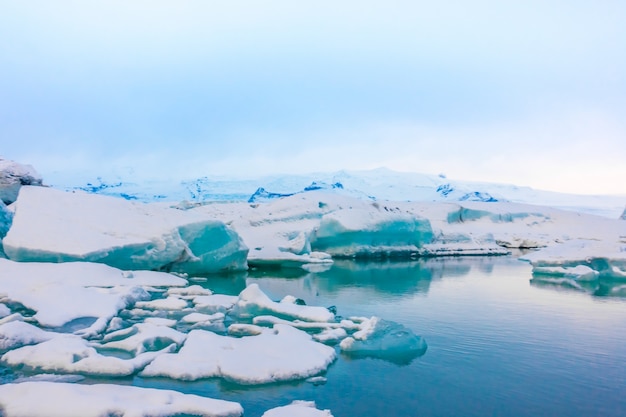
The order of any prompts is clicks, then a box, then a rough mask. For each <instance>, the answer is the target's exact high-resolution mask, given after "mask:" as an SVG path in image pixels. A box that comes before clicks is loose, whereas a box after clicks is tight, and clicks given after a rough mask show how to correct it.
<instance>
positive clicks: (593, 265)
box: [522, 221, 626, 280]
mask: <svg viewBox="0 0 626 417" xmlns="http://www.w3.org/2000/svg"><path fill="white" fill-rule="evenodd" d="M619 223H622V222H620V221H616V225H617V224H619ZM617 229H618V230H619V228H617ZM625 230H626V229H625ZM625 236H626V235H625ZM613 239H615V238H613ZM613 239H611V238H610V237H607V238H606V239H602V240H587V239H572V240H570V241H567V242H563V243H559V244H556V245H553V246H550V247H548V248H546V249H542V250H540V251H538V252H534V253H530V254H526V255H524V256H523V257H522V259H524V260H527V261H530V263H531V264H532V266H533V274H536V275H546V274H548V275H559V276H564V277H565V276H566V277H571V278H576V279H578V280H580V279H587V280H589V279H594V278H598V279H608V280H612V279H617V280H622V279H624V278H626V245H625V244H624V243H625V242H624V241H621V238H620V240H617V239H615V240H613Z"/></svg>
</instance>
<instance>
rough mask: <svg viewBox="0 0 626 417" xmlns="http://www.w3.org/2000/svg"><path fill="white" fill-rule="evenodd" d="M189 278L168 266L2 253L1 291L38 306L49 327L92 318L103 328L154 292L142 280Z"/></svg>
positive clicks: (162, 282)
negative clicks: (29, 258) (134, 267)
mask: <svg viewBox="0 0 626 417" xmlns="http://www.w3.org/2000/svg"><path fill="white" fill-rule="evenodd" d="M186 283H187V281H186V280H184V279H182V278H179V277H176V276H174V275H171V274H167V273H163V272H153V271H134V272H132V273H131V274H130V275H129V274H128V273H124V272H123V271H120V270H119V269H116V268H113V267H110V266H107V265H102V264H95V263H86V262H68V263H60V264H54V263H39V262H27V263H25V262H13V261H10V260H7V259H0V288H1V291H2V293H4V294H5V295H6V297H7V298H8V299H9V300H12V301H15V302H18V303H21V304H22V305H24V306H25V307H27V308H30V309H32V310H34V311H35V314H34V316H33V319H34V320H36V321H37V322H38V323H39V324H40V325H42V326H47V327H60V326H63V325H65V324H67V323H69V322H72V321H74V320H77V319H85V318H88V319H93V320H95V321H96V323H97V326H96V327H98V326H100V327H101V328H100V330H102V329H104V327H105V326H106V324H107V323H108V320H110V319H111V318H112V317H114V316H116V315H117V313H118V312H119V311H120V310H122V309H123V308H126V307H127V306H129V305H131V304H133V303H134V302H136V301H138V300H142V299H146V298H149V295H148V293H147V292H146V291H145V290H144V289H143V288H142V287H141V286H143V285H147V286H184V285H185V284H186ZM68 300H71V301H72V302H68ZM96 323H92V324H96ZM90 325H91V324H90ZM94 330H96V331H99V329H97V328H94Z"/></svg>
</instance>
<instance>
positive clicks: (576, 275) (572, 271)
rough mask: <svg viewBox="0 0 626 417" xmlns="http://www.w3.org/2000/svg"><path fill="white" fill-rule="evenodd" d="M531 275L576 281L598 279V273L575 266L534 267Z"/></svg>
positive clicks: (582, 266)
mask: <svg viewBox="0 0 626 417" xmlns="http://www.w3.org/2000/svg"><path fill="white" fill-rule="evenodd" d="M533 275H549V276H556V277H565V278H573V279H575V280H576V281H593V280H595V279H598V276H599V275H600V273H599V272H598V271H594V270H593V269H591V268H590V267H588V266H585V265H577V266H575V267H562V266H553V267H548V266H546V267H536V268H534V269H533Z"/></svg>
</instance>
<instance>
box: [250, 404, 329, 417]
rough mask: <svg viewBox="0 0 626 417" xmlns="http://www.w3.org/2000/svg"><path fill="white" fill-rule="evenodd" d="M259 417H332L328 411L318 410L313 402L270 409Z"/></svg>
mask: <svg viewBox="0 0 626 417" xmlns="http://www.w3.org/2000/svg"><path fill="white" fill-rule="evenodd" d="M261 417H333V415H332V414H331V413H330V410H318V409H317V408H316V405H315V402H313V401H294V402H292V403H291V404H289V405H285V406H283V407H277V408H272V409H271V410H268V411H266V412H265V413H263V415H262V416H261Z"/></svg>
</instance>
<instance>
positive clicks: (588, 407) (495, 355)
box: [116, 257, 626, 417]
mask: <svg viewBox="0 0 626 417" xmlns="http://www.w3.org/2000/svg"><path fill="white" fill-rule="evenodd" d="M252 282H256V283H258V284H259V286H260V287H261V288H262V289H263V290H264V291H266V292H267V293H268V294H269V295H270V296H271V297H272V298H274V299H280V298H282V297H283V296H284V295H287V294H291V295H294V296H296V297H299V298H302V299H303V300H305V301H306V302H307V304H310V305H324V306H331V305H334V306H336V308H337V313H338V314H339V315H342V316H345V317H348V316H352V315H357V316H372V315H377V316H380V317H382V318H385V319H388V320H394V321H397V322H399V323H401V324H403V325H405V326H407V327H409V328H410V329H412V330H413V331H414V332H415V333H417V334H419V335H422V336H424V337H425V338H426V341H427V343H428V350H427V351H426V353H425V354H424V355H423V356H421V357H418V358H416V359H414V360H412V361H411V362H410V363H394V362H390V361H387V360H381V359H371V358H358V359H355V358H350V357H347V356H344V355H340V357H339V359H338V360H337V361H336V362H335V363H334V364H333V365H331V367H330V368H329V370H328V372H327V374H326V377H327V382H326V383H325V384H321V385H314V384H312V383H309V382H304V381H303V382H297V383H286V384H275V385H266V386H260V387H245V386H237V385H233V384H229V383H224V382H220V381H216V380H204V381H196V382H192V383H188V382H185V383H183V382H175V381H171V380H168V379H152V378H150V379H148V378H146V379H142V378H139V377H135V378H134V379H133V380H129V381H116V383H132V384H134V385H140V386H147V387H159V388H170V389H175V390H178V391H182V392H186V393H195V394H200V395H206V396H211V397H219V398H223V399H228V400H233V401H238V402H240V403H241V404H242V405H243V406H244V409H245V415H246V417H258V416H260V415H261V414H262V413H263V412H264V411H265V410H267V409H270V408H272V407H276V406H281V405H285V404H288V403H290V402H291V401H292V400H314V401H316V403H317V405H318V408H325V409H330V410H331V411H332V413H333V415H334V416H335V417H352V416H359V417H380V416H384V417H392V416H481V417H482V416H512V417H513V416H532V417H537V416H563V417H565V416H615V417H618V416H619V417H623V416H626V298H620V297H606V296H598V295H593V294H590V293H588V292H584V291H581V290H580V289H579V290H577V289H572V288H567V287H565V286H557V285H548V284H538V283H536V282H531V268H530V266H529V265H527V264H525V263H523V262H521V261H518V260H516V259H515V258H512V257H491V258H486V257H482V258H478V257H477V258H449V259H430V260H423V261H417V262H411V263H405V262H385V263H355V262H337V263H336V265H335V266H334V267H333V268H332V269H330V270H328V271H324V272H319V273H305V272H300V271H299V270H270V271H267V270H266V271H258V270H257V271H250V272H249V273H248V274H246V275H237V276H230V277H228V276H227V277H224V276H218V277H209V278H207V279H206V280H205V281H204V280H203V281H199V282H198V283H202V284H203V285H206V286H207V287H208V288H211V289H214V290H216V291H218V292H224V293H230V294H237V293H238V292H239V291H241V290H242V289H243V288H244V287H245V285H246V284H247V283H248V284H249V283H252Z"/></svg>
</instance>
